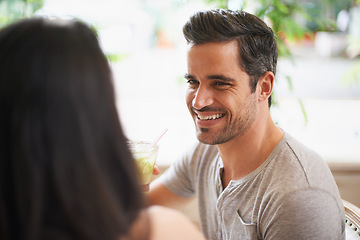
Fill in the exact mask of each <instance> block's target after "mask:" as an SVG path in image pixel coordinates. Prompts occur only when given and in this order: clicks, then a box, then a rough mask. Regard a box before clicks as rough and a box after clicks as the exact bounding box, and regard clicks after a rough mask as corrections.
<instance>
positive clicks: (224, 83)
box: [215, 82, 230, 86]
mask: <svg viewBox="0 0 360 240" xmlns="http://www.w3.org/2000/svg"><path fill="white" fill-rule="evenodd" d="M215 85H217V86H230V83H227V82H216V83H215Z"/></svg>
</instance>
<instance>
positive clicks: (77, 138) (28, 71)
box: [0, 18, 144, 240]
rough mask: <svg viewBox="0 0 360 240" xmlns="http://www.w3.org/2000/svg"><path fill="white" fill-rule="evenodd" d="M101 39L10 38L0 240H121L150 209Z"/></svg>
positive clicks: (73, 27)
mask: <svg viewBox="0 0 360 240" xmlns="http://www.w3.org/2000/svg"><path fill="white" fill-rule="evenodd" d="M112 84H113V83H112V75H111V71H110V68H109V64H108V62H107V60H106V58H105V56H104V54H103V52H102V50H101V48H100V46H99V42H98V39H97V37H96V35H95V34H94V32H93V31H92V30H91V29H90V28H89V27H88V26H87V25H86V24H84V23H81V22H79V21H73V20H59V19H58V20H49V19H43V18H34V19H26V20H22V21H20V22H16V23H14V24H12V25H9V26H7V27H5V28H4V29H2V30H1V31H0V239H29V240H30V239H55V240H56V239H97V240H98V239H118V238H119V236H122V235H124V234H126V233H127V231H128V230H129V227H130V226H131V225H132V224H133V222H134V220H135V219H136V218H137V216H138V214H139V212H140V209H141V208H142V206H143V205H144V203H143V197H142V193H141V190H140V186H139V184H138V182H137V174H136V166H135V163H134V161H133V159H132V156H131V153H130V152H129V150H128V147H127V144H126V138H125V136H124V134H123V131H122V129H121V125H120V122H119V117H118V113H117V110H116V106H115V96H114V88H113V85H112Z"/></svg>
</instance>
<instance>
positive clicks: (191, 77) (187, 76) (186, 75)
mask: <svg viewBox="0 0 360 240" xmlns="http://www.w3.org/2000/svg"><path fill="white" fill-rule="evenodd" d="M184 78H186V79H195V77H194V76H193V75H190V74H188V73H185V75H184Z"/></svg>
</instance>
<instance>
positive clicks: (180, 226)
mask: <svg viewBox="0 0 360 240" xmlns="http://www.w3.org/2000/svg"><path fill="white" fill-rule="evenodd" d="M147 212H148V214H149V215H148V216H150V222H151V230H150V232H151V237H150V240H167V239H173V240H183V239H188V240H203V239H205V238H204V236H203V235H202V233H201V231H200V230H199V229H198V228H197V227H196V226H195V225H194V224H193V223H192V222H191V221H190V220H189V219H187V217H186V216H185V215H183V214H182V213H180V212H178V211H176V210H173V209H169V208H165V207H160V206H151V207H149V208H148V209H147Z"/></svg>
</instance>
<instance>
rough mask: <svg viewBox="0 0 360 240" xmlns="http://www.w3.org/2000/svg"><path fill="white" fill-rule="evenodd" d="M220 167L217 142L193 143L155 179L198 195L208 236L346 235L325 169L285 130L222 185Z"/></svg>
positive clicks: (184, 193) (177, 191) (336, 196)
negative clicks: (260, 158)
mask: <svg viewBox="0 0 360 240" xmlns="http://www.w3.org/2000/svg"><path fill="white" fill-rule="evenodd" d="M222 171H223V165H222V160H221V158H220V156H219V154H218V150H217V147H216V146H210V145H205V144H201V143H198V144H197V145H196V146H195V148H194V149H192V151H190V152H188V153H187V154H186V155H184V157H183V158H182V160H181V161H178V162H177V163H175V164H174V165H173V166H171V167H170V168H169V169H168V170H167V171H166V172H165V173H164V174H163V175H162V176H161V178H160V179H161V181H162V183H163V184H164V185H165V186H166V187H167V188H168V189H169V190H170V191H171V192H173V193H175V194H176V195H179V196H182V197H192V196H194V195H196V196H197V199H198V204H199V216H200V223H201V228H202V231H203V233H204V234H205V236H206V238H207V239H209V240H212V239H241V240H244V239H307V240H309V239H316V240H319V239H326V240H329V239H345V231H344V229H345V225H344V222H345V215H344V207H343V204H342V201H341V198H340V195H339V191H338V188H337V186H336V183H335V181H334V178H333V176H332V174H331V172H330V170H329V168H328V167H327V165H326V163H325V162H324V161H323V160H322V159H321V157H320V156H319V155H318V154H316V153H315V152H313V151H312V150H310V149H309V148H307V147H305V146H304V145H302V144H301V143H299V142H298V141H297V140H295V139H294V138H292V137H291V136H290V135H288V134H285V136H284V137H283V139H282V140H281V141H280V142H279V144H278V145H277V146H276V147H275V149H274V150H273V151H272V153H271V154H270V156H269V157H268V158H267V160H266V161H265V162H264V163H263V164H262V165H261V166H259V167H258V168H257V169H255V170H254V171H253V172H252V173H250V174H249V175H247V176H246V177H244V178H242V179H240V180H236V181H233V180H232V181H230V183H229V184H228V186H227V187H226V188H225V189H223V187H222V184H221V178H220V175H221V172H222Z"/></svg>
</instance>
